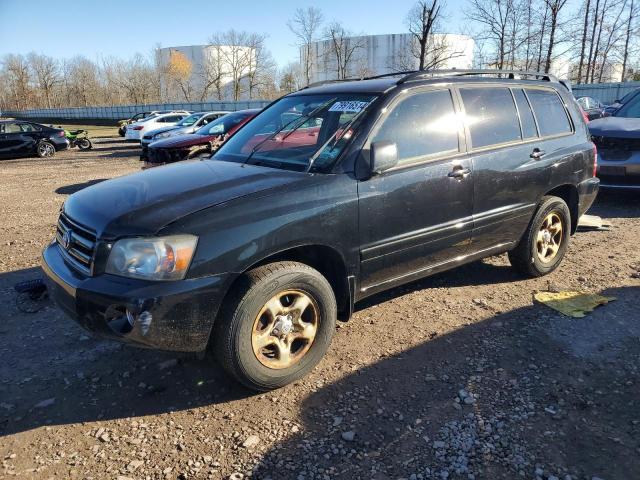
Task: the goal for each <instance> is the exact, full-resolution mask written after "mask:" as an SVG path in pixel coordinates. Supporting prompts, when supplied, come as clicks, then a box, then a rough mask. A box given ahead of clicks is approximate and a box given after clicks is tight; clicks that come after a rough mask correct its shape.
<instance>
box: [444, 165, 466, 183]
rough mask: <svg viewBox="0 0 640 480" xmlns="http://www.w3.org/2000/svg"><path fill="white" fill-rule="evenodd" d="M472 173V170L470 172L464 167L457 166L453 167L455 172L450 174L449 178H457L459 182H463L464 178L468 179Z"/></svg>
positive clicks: (452, 171)
mask: <svg viewBox="0 0 640 480" xmlns="http://www.w3.org/2000/svg"><path fill="white" fill-rule="evenodd" d="M470 173H471V170H469V169H468V168H464V167H463V166H462V165H455V166H454V167H453V170H451V171H450V172H449V174H448V176H449V177H451V178H457V179H458V180H462V179H463V178H467V176H469V174H470Z"/></svg>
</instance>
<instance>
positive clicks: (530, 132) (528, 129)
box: [512, 88, 538, 138]
mask: <svg viewBox="0 0 640 480" xmlns="http://www.w3.org/2000/svg"><path fill="white" fill-rule="evenodd" d="M512 92H513V96H514V97H515V99H516V105H517V106H518V113H519V114H520V124H521V125H522V136H523V137H524V138H532V137H537V136H538V130H537V129H536V121H535V120H534V118H533V112H532V111H531V107H530V106H529V102H528V101H527V97H526V96H525V94H524V92H523V91H522V90H521V89H520V88H518V89H516V90H512Z"/></svg>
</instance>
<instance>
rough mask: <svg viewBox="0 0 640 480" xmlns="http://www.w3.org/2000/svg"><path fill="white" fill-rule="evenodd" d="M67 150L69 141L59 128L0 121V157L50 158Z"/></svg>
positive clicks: (14, 121)
mask: <svg viewBox="0 0 640 480" xmlns="http://www.w3.org/2000/svg"><path fill="white" fill-rule="evenodd" d="M67 148H69V140H67V138H66V137H65V134H64V130H63V129H61V128H54V127H47V126H46V125H41V124H39V123H33V122H24V121H20V120H4V121H0V157H21V156H26V155H34V154H35V155H37V156H39V157H52V156H53V155H55V153H56V151H58V150H65V149H67Z"/></svg>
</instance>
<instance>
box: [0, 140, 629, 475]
mask: <svg viewBox="0 0 640 480" xmlns="http://www.w3.org/2000/svg"><path fill="white" fill-rule="evenodd" d="M136 153H137V152H136V150H135V149H133V148H132V147H131V145H130V144H125V143H123V142H120V141H119V140H117V139H111V140H106V139H105V140H98V141H96V148H95V149H94V150H93V151H91V152H88V153H80V152H77V151H73V152H66V153H62V154H59V155H58V156H56V157H55V158H54V159H48V160H38V159H22V160H15V161H3V162H0V183H1V188H0V222H1V224H0V302H1V303H0V304H1V305H2V307H3V308H2V310H1V311H0V358H1V362H0V460H1V461H2V465H1V466H0V478H12V477H13V476H17V477H19V478H29V479H30V478H45V479H48V478H64V479H66V478H73V479H76V478H78V479H85V478H87V479H88V478H93V479H103V478H106V479H121V480H123V479H127V478H130V479H156V478H159V479H164V478H166V479H191V478H212V479H218V478H233V479H241V478H249V477H251V478H261V479H262V478H265V479H266V478H273V479H289V478H292V479H329V478H339V479H354V478H363V479H400V478H403V479H411V480H414V479H427V478H436V479H446V478H449V479H474V478H475V479H479V478H485V479H495V478H507V479H513V478H523V479H539V478H541V479H544V480H554V479H560V480H566V479H574V480H575V479H587V480H596V479H598V478H599V479H604V480H611V479H621V480H627V479H637V478H640V370H639V369H640V308H639V307H638V297H639V293H640V280H639V279H638V277H640V273H639V272H640V249H639V248H638V242H639V239H640V218H639V217H640V205H639V203H638V200H639V198H640V195H634V194H615V195H611V194H609V195H601V197H600V198H599V200H598V202H597V204H596V205H595V207H594V208H593V210H592V212H593V213H596V214H599V215H602V216H603V217H605V218H606V219H607V220H609V221H610V222H611V223H612V225H613V226H612V228H611V230H610V231H593V232H585V233H579V234H577V235H576V236H575V237H574V238H573V242H572V244H571V247H570V250H569V254H568V257H567V258H566V259H565V261H564V263H563V265H562V267H561V268H560V269H559V270H558V271H556V272H555V273H554V274H552V275H551V276H549V277H547V278H543V279H537V280H521V279H519V278H518V277H517V276H516V275H515V274H514V273H513V272H512V271H511V269H510V268H508V262H507V260H506V257H505V256H500V257H495V258H492V259H489V260H486V261H484V262H479V263H475V264H472V265H469V266H466V267H463V268H460V269H458V270H456V271H452V272H449V273H446V274H440V275H437V276H435V277H432V278H429V279H425V280H423V281H421V282H418V283H413V284H411V285H408V286H406V287H404V288H401V289H396V290H393V291H391V292H388V293H385V294H383V295H379V296H376V297H375V298H372V299H371V300H369V301H367V302H366V303H365V304H360V305H358V306H357V313H356V314H355V316H354V318H353V319H352V320H351V321H350V322H349V323H346V324H342V325H341V326H340V328H339V329H338V331H337V334H336V337H335V340H334V342H333V345H332V348H331V350H330V353H329V355H328V356H327V358H326V359H325V360H324V361H322V362H321V364H320V365H319V367H318V368H316V369H315V371H314V372H313V373H312V374H311V375H309V376H308V377H307V378H305V379H304V380H302V381H300V382H298V383H296V384H294V385H290V386H288V387H286V388H284V389H281V390H279V391H275V392H271V393H268V394H260V395H255V394H252V393H251V392H249V391H247V390H245V389H243V388H242V387H239V386H237V385H236V384H234V383H233V382H231V381H230V380H229V379H228V378H226V377H225V376H224V374H222V373H221V372H220V371H219V370H218V369H217V367H216V366H215V365H213V364H211V363H210V362H209V361H208V360H198V359H196V358H194V357H191V356H184V355H174V354H170V353H160V352H154V351H150V350H138V349H133V348H129V347H123V346H121V345H119V344H117V343H112V342H107V341H102V340H96V339H93V338H90V337H89V336H88V335H86V334H85V333H84V332H83V331H82V330H81V329H80V328H79V327H78V326H76V325H75V324H74V323H73V322H72V321H71V320H69V319H67V318H65V317H64V316H63V315H62V314H61V313H60V312H58V311H57V310H56V309H55V308H54V307H53V306H52V305H51V304H50V303H48V301H43V302H40V304H39V305H38V306H39V307H42V308H41V310H39V311H38V312H37V313H31V314H29V313H23V312H22V311H21V310H20V309H18V308H17V305H16V295H15V292H14V291H13V285H14V284H15V283H16V282H18V281H19V280H22V279H29V278H34V277H37V276H38V275H39V274H40V273H39V269H38V263H39V254H40V251H41V250H42V248H43V247H44V245H45V244H46V243H47V242H48V241H49V240H50V238H51V236H52V233H53V229H54V225H55V221H56V217H57V212H58V209H59V207H60V205H61V203H62V202H63V200H64V199H65V198H66V196H67V195H68V194H70V193H73V192H74V191H76V190H78V189H80V188H83V187H85V186H87V185H90V184H91V183H92V182H95V181H99V180H101V179H106V178H110V177H114V176H118V175H123V174H126V173H129V172H133V171H136V170H137V169H138V168H139V162H138V161H137V158H136V156H135V155H136ZM548 288H552V289H583V290H586V291H593V292H596V291H598V292H599V291H604V292H606V294H609V295H613V296H615V297H617V300H616V301H615V302H613V303H611V304H609V305H607V306H604V307H600V308H599V309H598V310H596V311H595V312H594V313H593V314H591V315H589V316H587V317H586V318H584V319H570V318H568V317H563V316H561V315H559V314H556V313H554V311H552V310H550V309H548V308H546V307H544V306H542V305H539V304H536V303H534V302H533V301H532V294H533V292H534V291H536V290H546V289H548ZM23 307H24V306H23Z"/></svg>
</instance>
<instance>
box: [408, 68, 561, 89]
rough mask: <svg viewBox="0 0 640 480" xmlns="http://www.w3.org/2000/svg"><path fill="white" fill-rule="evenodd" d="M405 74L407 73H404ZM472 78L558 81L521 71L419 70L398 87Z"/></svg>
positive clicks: (547, 74)
mask: <svg viewBox="0 0 640 480" xmlns="http://www.w3.org/2000/svg"><path fill="white" fill-rule="evenodd" d="M403 73H405V72H403ZM467 75H468V76H472V75H478V76H482V75H491V76H494V77H500V78H508V79H515V78H516V76H518V77H520V78H525V77H534V80H535V79H539V80H544V81H547V82H557V81H558V79H557V78H556V77H555V76H554V75H551V74H550V73H544V72H529V71H520V70H491V69H483V70H456V69H453V70H422V71H420V70H418V71H415V72H409V73H407V74H406V75H405V76H403V77H402V78H401V79H400V80H398V83H397V84H398V85H400V84H403V83H406V82H411V81H413V80H421V79H423V78H429V77H462V76H467Z"/></svg>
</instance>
